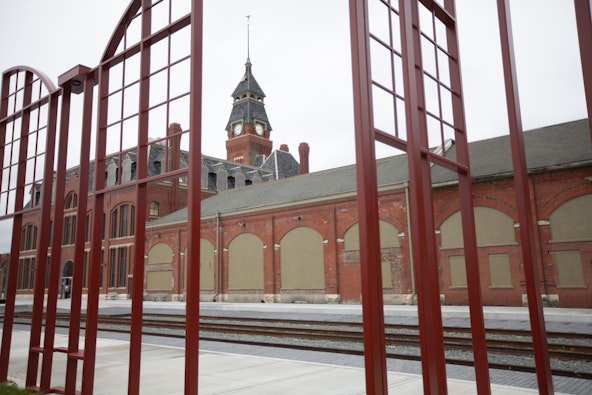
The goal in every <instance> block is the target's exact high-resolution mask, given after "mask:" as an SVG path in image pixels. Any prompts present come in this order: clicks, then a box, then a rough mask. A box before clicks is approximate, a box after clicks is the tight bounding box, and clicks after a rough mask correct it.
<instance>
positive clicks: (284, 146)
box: [280, 144, 290, 152]
mask: <svg viewBox="0 0 592 395" xmlns="http://www.w3.org/2000/svg"><path fill="white" fill-rule="evenodd" d="M280 151H284V152H290V149H289V148H288V144H282V145H280Z"/></svg>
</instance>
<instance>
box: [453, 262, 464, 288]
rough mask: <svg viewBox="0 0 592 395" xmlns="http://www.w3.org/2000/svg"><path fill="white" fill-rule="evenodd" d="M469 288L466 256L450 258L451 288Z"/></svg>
mask: <svg viewBox="0 0 592 395" xmlns="http://www.w3.org/2000/svg"><path fill="white" fill-rule="evenodd" d="M466 286H467V268H466V266H465V257H464V256H451V257H450V287H451V288H466Z"/></svg>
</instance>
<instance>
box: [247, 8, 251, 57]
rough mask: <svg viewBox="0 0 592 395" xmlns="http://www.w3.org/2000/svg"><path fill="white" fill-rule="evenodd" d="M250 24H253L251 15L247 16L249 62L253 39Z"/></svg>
mask: <svg viewBox="0 0 592 395" xmlns="http://www.w3.org/2000/svg"><path fill="white" fill-rule="evenodd" d="M250 22H251V15H247V60H249V61H250V60H251V41H250V40H251V39H250V37H249V34H250Z"/></svg>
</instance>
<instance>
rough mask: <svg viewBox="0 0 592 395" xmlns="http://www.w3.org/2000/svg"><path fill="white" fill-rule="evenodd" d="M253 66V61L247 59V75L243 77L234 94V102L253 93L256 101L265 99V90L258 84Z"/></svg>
mask: <svg viewBox="0 0 592 395" xmlns="http://www.w3.org/2000/svg"><path fill="white" fill-rule="evenodd" d="M251 66H252V64H251V59H249V58H247V63H245V74H244V75H243V78H241V80H240V82H239V83H238V86H237V87H236V89H235V90H234V92H232V97H233V98H234V100H236V99H237V98H239V100H240V99H243V95H244V94H247V93H252V94H253V95H255V99H256V100H257V99H258V98H260V99H261V101H262V100H263V98H264V97H265V93H263V89H261V87H260V86H259V84H258V83H257V80H255V77H253V72H252V71H251ZM247 97H249V96H247Z"/></svg>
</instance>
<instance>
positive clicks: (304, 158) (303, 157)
mask: <svg viewBox="0 0 592 395" xmlns="http://www.w3.org/2000/svg"><path fill="white" fill-rule="evenodd" d="M298 152H299V153H300V174H308V154H309V152H310V148H309V147H308V144H307V143H300V145H299V146H298Z"/></svg>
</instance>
